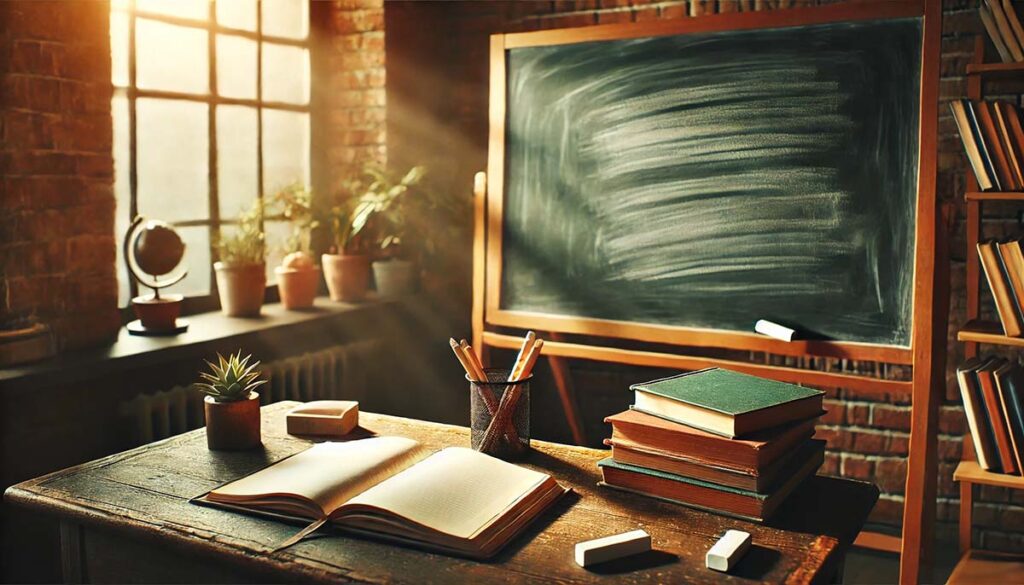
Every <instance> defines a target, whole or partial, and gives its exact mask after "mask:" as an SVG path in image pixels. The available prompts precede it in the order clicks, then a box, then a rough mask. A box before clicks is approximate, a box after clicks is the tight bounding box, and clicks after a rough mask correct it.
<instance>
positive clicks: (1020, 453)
mask: <svg viewBox="0 0 1024 585" xmlns="http://www.w3.org/2000/svg"><path fill="white" fill-rule="evenodd" d="M1021 374H1022V372H1021V369H1020V366H1019V365H1017V364H1015V363H1013V362H1006V363H1005V364H1003V365H1001V366H999V369H997V370H996V371H995V372H993V377H994V378H995V380H996V390H997V392H996V393H997V394H999V405H1000V406H1002V411H1003V420H1004V421H1006V430H1007V434H1009V435H1010V447H1012V451H1013V457H1014V460H1015V461H1016V462H1017V473H1024V420H1022V419H1024V416H1022V414H1024V404H1022V403H1021V402H1020V398H1021V397H1020V396H1019V395H1018V392H1019V390H1020V389H1021V386H1020V384H1021V382H1022V381H1024V378H1022V376H1021Z"/></svg>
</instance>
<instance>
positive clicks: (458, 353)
mask: <svg viewBox="0 0 1024 585" xmlns="http://www.w3.org/2000/svg"><path fill="white" fill-rule="evenodd" d="M448 344H449V345H451V346H452V351H453V352H455V357H456V358H457V359H458V360H459V363H460V364H462V368H463V369H465V370H466V374H468V375H469V379H470V380H474V381H477V382H479V381H480V380H476V374H475V373H474V372H473V367H472V366H471V365H470V363H469V358H468V357H467V356H466V354H465V353H463V351H462V348H461V347H459V343H458V342H457V341H455V339H454V338H452V339H449V340H448Z"/></svg>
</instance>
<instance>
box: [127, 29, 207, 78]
mask: <svg viewBox="0 0 1024 585" xmlns="http://www.w3.org/2000/svg"><path fill="white" fill-rule="evenodd" d="M206 35H207V32H206V31H205V30H201V29H197V28H190V27H183V26H175V25H173V24H164V23H162V22H156V21H153V20H148V19H145V18H139V19H136V21H135V48H136V52H135V55H136V75H137V78H138V85H139V87H140V88H143V89H162V90H167V91H180V92H185V93H202V94H205V93H208V92H209V91H210V79H209V69H208V65H209V63H208V62H207V54H208V47H207V46H206V43H207V36H206Z"/></svg>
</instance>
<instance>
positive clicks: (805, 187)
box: [500, 18, 922, 347]
mask: <svg viewBox="0 0 1024 585" xmlns="http://www.w3.org/2000/svg"><path fill="white" fill-rule="evenodd" d="M921 35H922V27H921V20H920V19H919V18H907V19H888V20H876V21H860V22H850V23H829V24H818V25H810V26H800V27H790V28H780V29H767V30H742V31H728V32H716V33H697V34H685V35H673V36H660V37H649V38H640V39H628V40H609V41H591V42H583V43H575V44H563V45H554V46H535V47H521V48H512V49H509V50H508V53H507V65H506V67H507V95H506V104H507V105H506V130H505V172H504V199H503V202H502V208H503V211H502V214H503V217H502V221H503V223H502V256H501V268H502V270H501V280H500V284H501V288H500V291H501V295H500V309H502V310H508V311H528V312H534V313H544V314H552V315H564V316H574V317H582V318H593V319H610V320H616V321H626V322H634V323H651V324H665V325H674V326H686V327H697V328H709V329H724V330H730V331H743V332H750V331H752V330H753V326H754V323H755V322H756V321H757V320H758V319H762V318H763V319H770V320H773V321H776V322H779V323H783V324H787V325H790V326H793V327H795V328H796V329H798V330H799V331H801V332H802V333H803V334H804V335H805V336H806V337H809V338H820V339H830V340H837V341H844V342H867V343H878V344H884V345H892V346H903V347H907V346H909V345H910V328H911V317H912V315H911V312H912V311H911V309H912V293H913V290H912V288H913V287H912V283H913V267H914V236H915V203H916V200H917V176H918V147H919V130H918V127H919V106H920V104H919V100H920V99H921V98H920V83H921V46H922V38H921Z"/></svg>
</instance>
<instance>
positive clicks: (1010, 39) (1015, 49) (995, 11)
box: [985, 0, 1024, 61]
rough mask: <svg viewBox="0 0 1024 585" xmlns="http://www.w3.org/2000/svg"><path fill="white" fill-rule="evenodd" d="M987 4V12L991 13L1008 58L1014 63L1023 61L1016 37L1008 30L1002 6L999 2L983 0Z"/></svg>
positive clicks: (1008, 23) (997, 0)
mask: <svg viewBox="0 0 1024 585" xmlns="http://www.w3.org/2000/svg"><path fill="white" fill-rule="evenodd" d="M985 3H986V4H988V9H989V12H991V13H992V20H994V21H995V23H996V28H997V29H999V35H1000V36H1001V37H1002V38H1003V43H1004V44H1006V48H1007V50H1009V51H1010V56H1012V57H1013V59H1014V61H1024V52H1022V51H1021V46H1020V42H1019V41H1018V40H1017V37H1015V36H1014V35H1013V30H1011V29H1010V22H1009V21H1008V20H1007V19H1006V14H1004V13H1003V6H1002V4H1001V2H1000V0H985Z"/></svg>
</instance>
